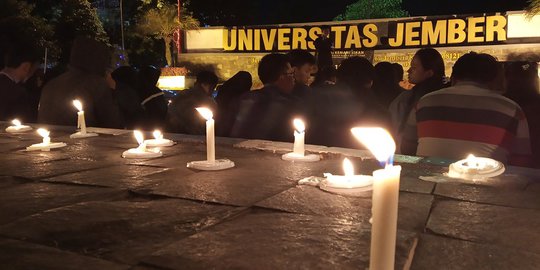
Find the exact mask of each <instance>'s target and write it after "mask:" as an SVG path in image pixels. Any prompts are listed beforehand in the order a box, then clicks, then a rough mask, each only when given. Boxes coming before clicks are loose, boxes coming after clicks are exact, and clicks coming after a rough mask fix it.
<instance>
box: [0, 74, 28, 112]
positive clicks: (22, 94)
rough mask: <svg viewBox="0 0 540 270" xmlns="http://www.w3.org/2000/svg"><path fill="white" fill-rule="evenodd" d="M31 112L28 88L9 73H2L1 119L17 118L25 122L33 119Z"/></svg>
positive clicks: (0, 81)
mask: <svg viewBox="0 0 540 270" xmlns="http://www.w3.org/2000/svg"><path fill="white" fill-rule="evenodd" d="M31 112H32V108H31V102H30V97H29V95H28V94H27V92H26V90H25V89H24V88H23V87H22V86H21V85H19V84H17V83H15V82H14V81H12V80H11V79H10V78H9V77H8V76H7V75H5V74H0V120H3V121H11V120H13V119H14V118H17V119H19V120H20V121H23V122H28V121H32V120H33V119H32V113H31Z"/></svg>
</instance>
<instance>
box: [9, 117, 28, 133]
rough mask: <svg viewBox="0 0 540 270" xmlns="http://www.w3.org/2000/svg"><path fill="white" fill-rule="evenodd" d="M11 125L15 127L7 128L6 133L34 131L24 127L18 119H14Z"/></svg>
mask: <svg viewBox="0 0 540 270" xmlns="http://www.w3.org/2000/svg"><path fill="white" fill-rule="evenodd" d="M11 123H12V124H13V125H12V126H9V127H7V128H6V132H9V133H16V132H24V131H28V130H32V127H30V126H25V125H23V124H22V123H21V121H19V120H18V119H13V121H11Z"/></svg>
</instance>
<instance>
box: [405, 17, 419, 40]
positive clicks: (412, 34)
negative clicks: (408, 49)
mask: <svg viewBox="0 0 540 270" xmlns="http://www.w3.org/2000/svg"><path fill="white" fill-rule="evenodd" d="M419 27H420V22H408V23H405V46H418V45H420V40H418V37H420V33H419V32H418V31H417V30H415V28H419Z"/></svg>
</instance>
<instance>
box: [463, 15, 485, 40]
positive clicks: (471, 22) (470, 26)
mask: <svg viewBox="0 0 540 270" xmlns="http://www.w3.org/2000/svg"><path fill="white" fill-rule="evenodd" d="M485 20H486V18H484V17H472V18H468V19H467V42H483V41H484V37H483V36H481V37H477V36H476V34H477V33H482V32H484V29H483V28H482V26H478V23H483V22H484V21H485Z"/></svg>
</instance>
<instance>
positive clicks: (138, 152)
mask: <svg viewBox="0 0 540 270" xmlns="http://www.w3.org/2000/svg"><path fill="white" fill-rule="evenodd" d="M133 135H134V136H135V139H136V140H137V142H138V143H139V146H138V147H137V148H131V149H128V150H126V151H124V152H123V153H122V157H123V158H156V157H161V156H162V155H163V153H161V151H160V150H159V148H153V149H147V148H146V143H145V142H144V135H143V134H142V132H140V131H138V130H134V131H133Z"/></svg>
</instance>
